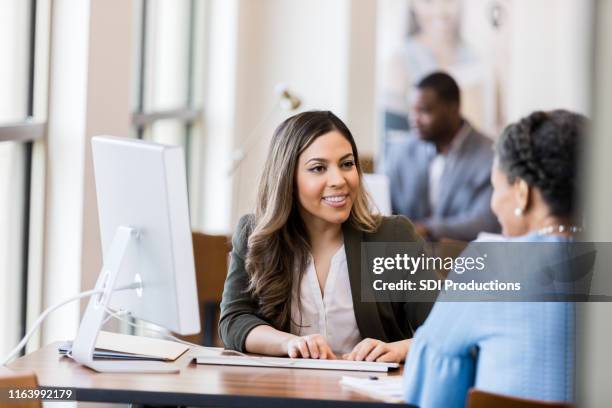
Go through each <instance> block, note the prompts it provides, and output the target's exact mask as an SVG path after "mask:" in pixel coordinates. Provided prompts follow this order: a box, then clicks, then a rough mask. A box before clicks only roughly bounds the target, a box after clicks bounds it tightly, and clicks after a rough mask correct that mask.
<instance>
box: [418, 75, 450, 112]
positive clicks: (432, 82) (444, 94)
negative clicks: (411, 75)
mask: <svg viewBox="0 0 612 408" xmlns="http://www.w3.org/2000/svg"><path fill="white" fill-rule="evenodd" d="M416 87H417V88H418V89H431V90H432V91H434V92H435V93H436V95H437V97H438V99H440V101H442V102H446V103H456V104H457V105H459V104H460V102H461V91H460V90H459V85H457V82H455V80H454V79H453V77H452V76H450V75H448V74H447V73H445V72H441V71H440V72H434V73H432V74H429V75H427V76H426V77H424V78H423V79H421V80H420V81H419V82H418V83H417V85H416Z"/></svg>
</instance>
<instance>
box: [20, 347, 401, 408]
mask: <svg viewBox="0 0 612 408" xmlns="http://www.w3.org/2000/svg"><path fill="white" fill-rule="evenodd" d="M58 344H59V343H53V344H50V345H47V346H45V347H43V348H42V349H40V350H38V351H35V352H33V353H31V354H28V355H26V356H24V357H22V358H20V359H17V360H15V361H14V362H12V363H11V364H10V365H9V367H10V368H12V369H15V370H31V371H34V372H35V373H36V375H37V376H38V382H39V384H40V385H41V386H45V387H69V388H73V389H75V392H76V395H77V397H78V399H79V400H81V401H92V402H117V403H136V404H161V405H190V406H244V407H247V406H248V407H254V406H265V407H272V406H279V407H280V406H283V407H286V406H287V404H291V408H298V407H302V406H308V407H311V406H320V407H332V406H333V407H342V406H355V405H357V406H363V407H368V406H377V405H380V404H381V403H380V402H378V401H376V400H372V399H370V398H367V397H365V396H362V395H360V394H357V393H355V392H352V391H349V390H347V389H344V388H343V387H342V386H341V385H340V384H339V381H340V379H341V378H342V376H343V375H351V376H357V377H368V376H369V375H372V374H373V373H365V372H355V371H328V370H306V369H292V368H273V367H271V368H266V367H237V366H234V367H230V366H209V365H196V364H194V363H192V362H191V361H192V359H193V355H194V354H196V353H193V352H189V353H187V354H185V355H184V356H182V357H181V358H179V360H177V364H178V365H179V366H181V367H182V369H181V372H180V374H111V373H96V372H94V371H92V370H90V369H88V368H85V367H82V366H79V365H78V364H76V363H75V362H74V361H72V360H70V359H69V358H66V357H61V356H60V355H59V354H58V352H57V347H58ZM401 372H402V369H400V370H398V371H395V372H390V373H389V374H382V376H384V375H391V376H393V375H401ZM376 375H377V376H381V374H380V373H377V374H376Z"/></svg>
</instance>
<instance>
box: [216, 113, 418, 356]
mask: <svg viewBox="0 0 612 408" xmlns="http://www.w3.org/2000/svg"><path fill="white" fill-rule="evenodd" d="M368 203H369V198H368V195H367V193H366V191H365V190H364V188H363V185H362V171H361V166H360V162H359V154H358V152H357V146H356V145H355V141H354V139H353V136H352V135H351V132H350V131H349V129H348V128H347V127H346V125H345V124H344V123H343V122H342V121H341V120H340V119H339V118H338V117H336V116H335V115H334V114H333V113H331V112H329V111H311V112H304V113H300V114H298V115H295V116H293V117H290V118H289V119H287V120H286V121H285V122H283V123H282V124H281V125H280V126H279V127H278V128H277V129H276V132H275V133H274V136H273V138H272V142H271V145H270V150H269V153H268V158H267V160H266V164H265V168H264V171H263V176H262V179H261V183H260V186H259V192H258V200H257V208H256V212H255V214H254V215H248V216H245V217H243V218H242V219H241V220H240V222H239V225H238V228H237V230H236V233H235V235H234V239H233V251H232V259H231V265H230V271H229V273H228V276H227V279H226V283H225V290H224V293H223V301H222V303H221V319H220V331H221V336H222V339H223V341H224V343H225V345H226V346H227V347H228V348H233V349H237V350H240V351H249V352H253V353H260V354H271V355H289V356H290V357H304V358H332V359H333V358H337V356H343V357H345V358H349V359H355V360H370V361H373V360H377V361H401V360H403V359H404V357H405V355H406V352H407V349H408V346H409V340H407V339H408V338H410V337H411V336H412V332H413V330H414V329H416V327H418V326H419V325H420V324H421V323H422V322H423V320H424V319H425V317H426V315H427V313H428V311H429V307H430V305H428V304H418V303H412V304H408V303H406V304H392V303H379V304H375V303H366V302H361V301H360V299H359V298H358V296H359V295H360V293H359V289H360V288H361V281H360V279H361V275H360V273H361V270H360V249H361V243H362V242H367V241H370V242H372V241H374V242H376V241H379V242H389V241H401V242H411V241H418V240H419V238H418V237H417V235H416V234H415V232H414V229H413V226H412V224H411V223H410V222H409V221H408V220H407V219H406V218H403V217H388V218H387V217H380V216H376V215H373V214H371V212H370V211H369V209H368V208H369V207H368Z"/></svg>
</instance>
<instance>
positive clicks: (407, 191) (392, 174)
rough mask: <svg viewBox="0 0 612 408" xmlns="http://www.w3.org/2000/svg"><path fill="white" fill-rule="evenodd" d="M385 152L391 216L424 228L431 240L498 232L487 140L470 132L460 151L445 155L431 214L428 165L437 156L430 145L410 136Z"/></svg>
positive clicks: (389, 146)
mask: <svg viewBox="0 0 612 408" xmlns="http://www.w3.org/2000/svg"><path fill="white" fill-rule="evenodd" d="M468 126H469V124H468ZM386 152H387V153H386V157H385V173H386V174H387V176H388V177H389V182H390V186H391V206H392V208H393V213H394V214H402V215H405V216H406V217H408V218H410V219H411V220H413V221H415V222H421V223H424V224H425V225H426V226H427V227H428V228H429V230H430V231H431V232H432V235H433V236H434V237H435V238H441V237H445V238H453V239H459V240H464V241H471V240H473V239H475V238H476V236H477V235H478V233H479V232H481V231H488V232H499V230H500V228H499V224H498V222H497V219H496V218H495V215H493V213H492V212H491V208H490V201H491V194H492V187H491V181H490V177H491V164H492V162H493V150H492V142H491V140H489V139H488V138H487V137H486V136H484V135H482V134H480V133H478V132H477V131H476V130H474V129H473V128H471V127H470V129H469V132H468V134H467V136H466V138H465V140H464V141H463V143H462V144H461V146H460V149H459V150H458V151H457V152H451V153H449V155H448V158H447V159H446V164H445V166H444V171H443V173H442V178H441V180H440V193H439V194H440V196H439V197H438V204H437V205H436V207H435V209H434V210H433V211H432V209H431V207H430V205H429V165H430V163H431V161H432V160H433V158H434V157H435V155H436V150H435V147H434V145H433V144H431V143H428V142H425V141H422V140H420V139H419V137H418V136H417V135H416V134H414V133H409V134H408V135H407V136H406V137H402V138H396V139H394V140H392V141H389V143H388V145H387V148H386Z"/></svg>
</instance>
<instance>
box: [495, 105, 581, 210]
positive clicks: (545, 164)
mask: <svg viewBox="0 0 612 408" xmlns="http://www.w3.org/2000/svg"><path fill="white" fill-rule="evenodd" d="M586 127H587V119H586V117H584V116H582V115H580V114H577V113H572V112H568V111H565V110H554V111H550V112H541V111H538V112H534V113H532V114H531V115H529V116H527V117H525V118H523V119H521V120H520V121H518V122H517V123H513V124H511V125H509V126H508V127H506V129H505V130H504V131H503V133H502V135H501V137H500V139H499V141H498V142H497V144H496V153H497V157H498V163H499V166H500V168H501V170H502V171H504V172H505V173H506V174H507V176H508V181H509V182H510V183H513V182H514V181H515V179H516V178H517V177H520V178H521V179H523V180H525V182H526V183H527V184H528V185H529V186H530V187H535V188H537V189H538V190H539V191H540V193H541V194H542V197H543V199H544V201H545V202H546V204H547V205H548V207H549V208H550V212H551V214H552V215H555V216H570V217H571V216H572V214H573V213H574V210H575V209H576V208H575V207H576V198H575V196H576V193H577V191H576V190H577V188H576V187H577V186H576V184H577V180H576V179H577V175H578V160H579V158H580V155H581V153H580V146H581V144H582V139H583V137H584V134H585V131H586Z"/></svg>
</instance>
